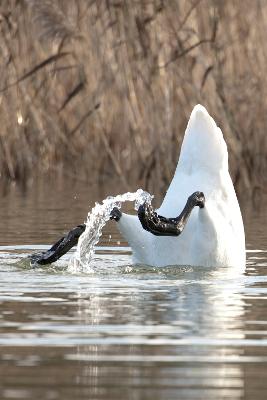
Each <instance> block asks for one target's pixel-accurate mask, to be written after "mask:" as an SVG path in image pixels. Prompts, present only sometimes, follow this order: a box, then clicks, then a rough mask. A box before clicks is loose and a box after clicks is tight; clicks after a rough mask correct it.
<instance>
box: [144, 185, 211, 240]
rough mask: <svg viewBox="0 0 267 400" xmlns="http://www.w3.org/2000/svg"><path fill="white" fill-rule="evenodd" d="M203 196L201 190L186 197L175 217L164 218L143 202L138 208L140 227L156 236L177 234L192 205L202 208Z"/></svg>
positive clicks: (181, 229)
mask: <svg viewBox="0 0 267 400" xmlns="http://www.w3.org/2000/svg"><path fill="white" fill-rule="evenodd" d="M204 206H205V196H204V193H202V192H194V193H193V194H191V196H189V197H188V199H187V202H186V205H185V207H184V209H183V211H182V212H181V214H180V215H179V216H178V217H176V218H165V217H163V216H161V215H158V214H157V213H156V212H155V211H154V210H153V208H152V206H151V205H149V204H147V203H144V204H143V205H141V206H140V207H139V209H138V218H139V220H140V222H141V224H142V227H143V228H144V229H145V230H146V231H148V232H151V233H153V235H156V236H179V235H180V234H181V233H182V231H183V230H184V227H185V225H186V223H187V220H188V218H189V216H190V214H191V212H192V210H193V208H194V207H199V208H203V207H204Z"/></svg>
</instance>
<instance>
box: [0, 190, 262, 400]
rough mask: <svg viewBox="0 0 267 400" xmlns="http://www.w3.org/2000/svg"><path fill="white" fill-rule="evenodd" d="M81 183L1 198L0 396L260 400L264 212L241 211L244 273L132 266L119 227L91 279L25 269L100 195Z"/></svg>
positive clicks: (105, 241)
mask: <svg viewBox="0 0 267 400" xmlns="http://www.w3.org/2000/svg"><path fill="white" fill-rule="evenodd" d="M84 186H85V185H76V186H75V185H69V186H66V185H63V184H60V183H59V184H55V185H54V186H51V185H50V186H45V185H40V187H35V188H32V189H30V190H28V191H27V192H26V193H24V194H23V193H22V192H20V191H18V190H17V189H16V188H11V190H10V191H8V192H7V193H2V196H1V209H0V217H1V224H0V398H1V399H3V400H7V399H30V400H33V399H34V400H35V399H39V400H41V399H64V400H68V399H75V400H80V399H105V400H107V399H114V400H126V399H127V400H128V399H132V400H136V399H152V398H153V399H154V400H156V399H190V400H192V399H212V400H214V399H227V398H228V399H253V400H260V399H264V400H265V399H266V397H267V380H266V378H267V244H266V243H267V231H266V223H267V212H266V210H265V208H262V209H261V208H259V207H257V208H256V209H255V211H253V208H255V207H252V206H251V205H249V204H247V205H246V207H245V208H244V217H245V218H244V219H245V223H246V233H247V248H248V252H247V266H246V270H245V271H238V270H236V269H235V270H232V269H229V268H221V269H217V270H216V269H203V268H191V267H182V268H178V267H176V268H175V267H169V268H164V269H160V270H157V269H153V268H143V267H133V266H132V265H131V258H130V249H129V248H128V247H127V243H125V242H123V240H122V238H121V237H120V236H119V234H118V232H117V230H116V224H115V223H114V222H113V223H109V224H108V226H107V229H106V230H105V232H104V235H103V237H102V239H101V242H100V246H99V247H98V251H97V254H96V257H95V260H94V270H95V272H94V273H93V274H76V275H73V274H70V273H69V272H68V271H67V269H66V266H67V259H66V258H65V259H63V261H60V262H59V263H58V265H56V266H54V267H49V268H47V267H42V268H36V269H32V268H31V267H30V265H29V263H28V261H27V260H26V257H27V255H29V254H30V253H31V252H32V251H36V250H39V249H44V248H46V247H47V246H48V244H50V243H53V242H54V241H55V240H56V239H57V238H58V237H60V236H61V235H62V233H63V232H64V231H67V230H68V229H69V228H71V227H72V226H74V225H76V224H78V223H80V222H83V220H84V219H85V217H86V215H87V211H88V209H89V207H90V206H92V205H93V204H94V201H95V200H97V199H98V200H101V199H102V198H104V197H105V195H106V194H107V193H104V192H102V193H101V192H99V191H96V190H92V188H86V187H84ZM112 194H115V193H112Z"/></svg>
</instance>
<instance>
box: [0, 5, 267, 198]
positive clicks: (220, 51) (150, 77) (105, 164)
mask: <svg viewBox="0 0 267 400" xmlns="http://www.w3.org/2000/svg"><path fill="white" fill-rule="evenodd" d="M0 30H1V32H0V33H1V39H0V72H1V80H0V123H1V125H0V173H1V179H5V178H6V179H10V180H18V181H26V180H27V179H28V178H29V177H32V176H35V175H36V174H47V173H53V174H54V173H59V174H60V173H62V174H64V175H66V177H72V178H75V179H80V180H84V181H87V182H90V181H93V182H97V181H99V183H105V182H106V181H111V180H113V179H114V178H116V179H117V178H118V179H119V180H120V182H121V184H122V185H123V186H124V187H125V189H128V188H129V187H132V188H133V187H134V186H137V185H138V186H142V187H145V188H147V189H148V190H152V191H153V192H156V193H158V192H163V191H164V190H165V189H166V186H167V184H168V182H169V180H170V179H171V176H172V174H173V171H174V168H175V165H176V162H177V157H178V153H179V147H180V144H181V140H182V137H183V133H184V130H185V127H186V122H187V120H188V117H189V115H190V112H191V109H192V108H193V106H194V105H195V104H196V103H199V102H200V103H202V104H203V105H204V106H206V107H207V108H208V110H209V112H210V113H211V114H212V115H213V116H214V118H215V119H216V121H217V123H218V124H219V125H220V127H221V128H222V130H223V132H224V135H225V138H226V141H227V143H228V148H229V152H230V167H231V173H232V177H233V180H234V183H235V185H236V188H237V190H238V191H239V192H240V193H246V194H248V193H249V194H255V193H256V192H257V191H258V190H261V189H262V188H264V186H265V185H266V167H267V157H266V150H267V139H266V127H267V97H266V91H267V74H266V65H267V41H266V32H267V1H264V0H262V1H261V0H258V1H256V0H255V1H250V0H235V1H232V0H225V1H220V0H192V1H189V0H170V1H163V0H105V1H104V0H98V1H96V0H88V1H86V0H68V1H63V0H61V1H60V0H28V1H26V0H25V1H16V0H10V1H2V2H0Z"/></svg>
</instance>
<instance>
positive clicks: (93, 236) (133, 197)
mask: <svg viewBox="0 0 267 400" xmlns="http://www.w3.org/2000/svg"><path fill="white" fill-rule="evenodd" d="M152 198H153V197H152V196H151V195H150V194H149V193H147V192H145V191H143V190H142V189H138V190H137V191H136V192H135V193H131V192H127V193H124V194H121V195H118V196H115V197H111V196H109V197H107V198H106V199H105V200H103V202H102V204H99V203H96V204H95V207H94V208H92V210H91V211H90V212H89V213H88V216H87V221H86V229H85V231H84V233H83V234H82V235H81V237H80V239H79V242H78V245H77V250H76V252H75V254H74V257H73V258H72V259H71V261H70V265H69V270H70V271H71V272H74V273H75V272H85V271H86V272H90V271H92V270H91V268H90V262H91V260H92V258H93V256H94V253H95V246H96V245H97V243H98V241H99V239H100V237H101V235H102V230H103V228H104V226H105V224H106V223H107V221H108V220H109V219H110V213H111V211H112V210H113V208H114V207H117V208H119V209H120V208H121V205H122V203H124V202H126V201H135V210H138V208H139V206H140V205H141V204H143V203H144V202H147V203H149V204H150V203H151V200H152Z"/></svg>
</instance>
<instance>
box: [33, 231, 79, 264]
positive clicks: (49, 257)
mask: <svg viewBox="0 0 267 400" xmlns="http://www.w3.org/2000/svg"><path fill="white" fill-rule="evenodd" d="M84 231H85V224H81V225H78V226H76V227H75V228H73V229H71V231H69V233H68V234H67V235H65V236H63V237H62V238H61V239H59V240H58V241H57V242H56V243H55V244H54V245H53V246H52V247H51V248H50V249H49V250H47V251H44V252H42V253H37V254H32V255H31V256H30V260H31V263H32V264H39V265H46V264H51V263H53V262H55V261H57V260H58V259H59V258H60V257H62V256H63V255H64V254H66V253H67V252H68V251H69V250H70V249H71V248H72V247H73V246H75V245H76V244H77V243H78V240H79V237H80V236H81V234H82V233H83V232H84Z"/></svg>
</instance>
